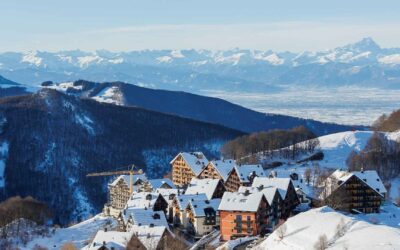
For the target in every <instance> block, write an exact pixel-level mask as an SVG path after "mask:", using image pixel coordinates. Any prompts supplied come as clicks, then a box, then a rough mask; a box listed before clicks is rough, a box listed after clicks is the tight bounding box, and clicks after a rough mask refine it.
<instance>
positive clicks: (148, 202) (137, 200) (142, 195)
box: [125, 192, 164, 209]
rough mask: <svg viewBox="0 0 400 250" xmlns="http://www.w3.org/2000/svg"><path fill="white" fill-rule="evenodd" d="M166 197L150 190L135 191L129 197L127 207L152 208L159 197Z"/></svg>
mask: <svg viewBox="0 0 400 250" xmlns="http://www.w3.org/2000/svg"><path fill="white" fill-rule="evenodd" d="M159 198H161V199H164V197H163V196H162V195H161V194H158V193H150V192H139V193H136V192H134V193H133V194H132V195H131V197H130V198H129V200H128V202H127V204H126V206H125V208H149V209H150V208H152V207H153V206H154V204H155V203H156V201H157V199H159Z"/></svg>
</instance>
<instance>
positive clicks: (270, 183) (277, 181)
mask: <svg viewBox="0 0 400 250" xmlns="http://www.w3.org/2000/svg"><path fill="white" fill-rule="evenodd" d="M291 181H292V180H291V179H290V178H278V177H272V178H270V177H256V178H254V180H253V184H252V186H253V187H260V186H261V185H262V186H264V187H276V188H277V189H278V192H279V194H280V195H281V197H282V199H285V197H286V193H287V190H288V188H289V185H290V182H291Z"/></svg>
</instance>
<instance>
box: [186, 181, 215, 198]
mask: <svg viewBox="0 0 400 250" xmlns="http://www.w3.org/2000/svg"><path fill="white" fill-rule="evenodd" d="M219 182H220V180H219V179H197V178H193V179H192V180H191V181H190V184H189V186H188V187H187V189H186V192H185V194H205V195H206V196H207V199H209V200H210V199H212V196H213V194H214V192H215V190H216V189H217V186H218V183H219Z"/></svg>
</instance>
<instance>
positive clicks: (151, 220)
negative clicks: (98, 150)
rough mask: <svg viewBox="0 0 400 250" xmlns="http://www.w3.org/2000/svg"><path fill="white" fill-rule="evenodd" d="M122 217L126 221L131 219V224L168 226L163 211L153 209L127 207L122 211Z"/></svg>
mask: <svg viewBox="0 0 400 250" xmlns="http://www.w3.org/2000/svg"><path fill="white" fill-rule="evenodd" d="M122 219H123V220H124V222H125V223H127V221H128V219H131V220H132V222H133V225H137V226H150V224H153V226H165V227H168V222H167V219H166V218H165V214H164V212H163V211H153V210H152V209H143V208H127V209H124V211H123V212H122Z"/></svg>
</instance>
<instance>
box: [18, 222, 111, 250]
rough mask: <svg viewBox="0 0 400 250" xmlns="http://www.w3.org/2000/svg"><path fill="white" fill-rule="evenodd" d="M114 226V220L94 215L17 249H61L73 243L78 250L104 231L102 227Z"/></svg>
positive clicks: (39, 237) (37, 238)
mask: <svg viewBox="0 0 400 250" xmlns="http://www.w3.org/2000/svg"><path fill="white" fill-rule="evenodd" d="M116 226H117V222H116V221H115V220H114V219H112V218H110V217H104V216H102V215H96V216H95V217H93V218H91V219H88V220H86V221H83V222H81V223H79V224H76V225H74V226H71V227H68V228H59V229H55V232H54V234H52V235H51V237H41V236H38V237H36V238H34V239H33V240H32V241H30V242H29V243H28V244H27V245H26V246H19V248H20V249H21V250H29V249H33V248H34V246H35V245H38V246H42V247H46V248H47V249H61V247H62V246H63V245H64V244H65V243H67V242H69V243H73V244H74V245H75V246H76V247H77V248H78V249H81V248H83V247H84V246H86V245H87V244H89V243H90V240H91V239H92V238H93V237H94V236H95V235H96V233H97V231H98V230H100V229H104V227H107V228H113V227H116Z"/></svg>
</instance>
